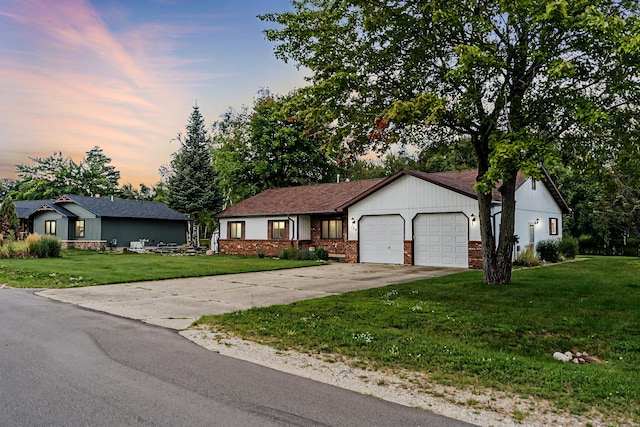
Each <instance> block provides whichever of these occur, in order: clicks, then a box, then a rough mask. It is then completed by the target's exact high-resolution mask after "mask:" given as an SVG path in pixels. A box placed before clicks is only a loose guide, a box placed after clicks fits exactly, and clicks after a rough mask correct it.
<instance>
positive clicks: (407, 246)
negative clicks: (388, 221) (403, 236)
mask: <svg viewBox="0 0 640 427" xmlns="http://www.w3.org/2000/svg"><path fill="white" fill-rule="evenodd" d="M404 265H413V241H412V240H405V241H404Z"/></svg>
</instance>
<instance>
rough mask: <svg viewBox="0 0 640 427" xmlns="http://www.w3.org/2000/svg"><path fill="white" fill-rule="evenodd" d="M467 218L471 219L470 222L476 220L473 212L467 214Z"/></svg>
mask: <svg viewBox="0 0 640 427" xmlns="http://www.w3.org/2000/svg"><path fill="white" fill-rule="evenodd" d="M469 219H470V220H471V222H472V223H473V222H476V216H475V215H474V214H471V215H469Z"/></svg>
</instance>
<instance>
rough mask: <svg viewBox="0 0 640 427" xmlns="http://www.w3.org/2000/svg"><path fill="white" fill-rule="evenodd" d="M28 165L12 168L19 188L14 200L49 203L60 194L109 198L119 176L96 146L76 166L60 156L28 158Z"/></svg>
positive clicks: (116, 189) (59, 154)
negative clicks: (48, 201) (29, 161)
mask: <svg viewBox="0 0 640 427" xmlns="http://www.w3.org/2000/svg"><path fill="white" fill-rule="evenodd" d="M30 159H31V161H32V163H31V164H20V165H17V166H16V169H17V171H18V177H19V178H20V184H19V185H18V189H17V190H16V191H15V192H13V194H14V195H15V196H16V198H17V199H19V200H20V199H22V200H37V199H51V198H55V197H59V196H61V195H63V194H77V195H81V196H94V195H97V194H99V195H101V196H112V195H115V194H117V193H118V191H119V190H118V181H119V180H120V172H118V171H117V170H116V168H115V167H114V166H111V165H110V163H111V159H110V158H109V157H107V156H106V155H105V154H104V152H103V151H102V149H101V148H100V147H98V146H95V147H93V148H92V149H91V150H89V151H87V153H86V156H85V157H84V158H83V159H82V160H81V161H80V163H76V162H74V161H73V159H71V157H64V156H63V155H62V152H59V151H58V152H54V153H53V154H52V155H51V156H49V157H44V158H42V157H30Z"/></svg>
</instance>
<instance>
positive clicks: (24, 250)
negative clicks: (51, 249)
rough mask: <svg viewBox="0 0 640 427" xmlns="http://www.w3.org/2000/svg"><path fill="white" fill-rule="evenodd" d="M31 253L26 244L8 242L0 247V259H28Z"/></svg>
mask: <svg viewBox="0 0 640 427" xmlns="http://www.w3.org/2000/svg"><path fill="white" fill-rule="evenodd" d="M30 256H32V255H31V251H30V250H29V245H28V244H27V242H9V243H6V244H5V245H3V246H0V258H29V257H30Z"/></svg>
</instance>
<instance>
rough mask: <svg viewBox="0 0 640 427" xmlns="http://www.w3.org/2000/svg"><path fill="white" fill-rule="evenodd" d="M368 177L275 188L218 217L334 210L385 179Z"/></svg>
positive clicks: (319, 212) (240, 203)
mask: <svg viewBox="0 0 640 427" xmlns="http://www.w3.org/2000/svg"><path fill="white" fill-rule="evenodd" d="M382 181H383V179H366V180H362V181H347V182H340V183H333V184H318V185H306V186H299V187H285V188H273V189H270V190H265V191H263V192H262V193H260V194H256V195H255V196H253V197H250V198H248V199H245V200H243V201H241V202H239V203H237V204H235V205H233V206H229V207H228V208H227V209H225V210H223V211H222V212H220V213H218V214H217V215H216V217H218V218H227V217H236V216H262V215H285V214H290V215H295V214H321V213H334V212H336V209H337V208H338V207H339V206H341V205H343V204H345V203H348V202H349V201H350V200H352V199H353V198H355V197H357V196H358V195H360V194H362V193H364V192H365V191H367V190H368V189H370V188H372V187H374V186H375V185H377V184H379V183H380V182H382Z"/></svg>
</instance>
